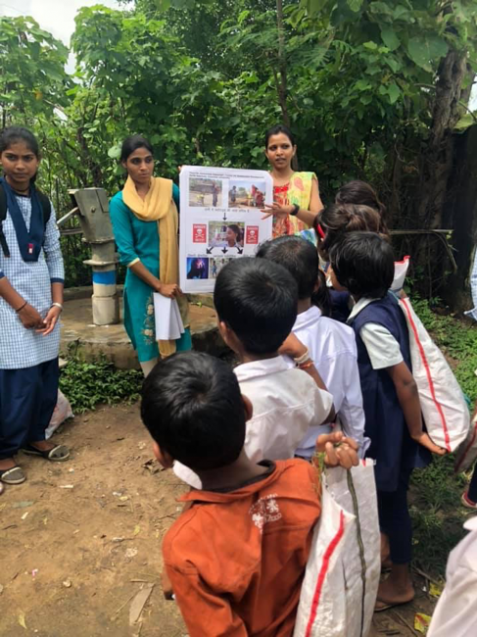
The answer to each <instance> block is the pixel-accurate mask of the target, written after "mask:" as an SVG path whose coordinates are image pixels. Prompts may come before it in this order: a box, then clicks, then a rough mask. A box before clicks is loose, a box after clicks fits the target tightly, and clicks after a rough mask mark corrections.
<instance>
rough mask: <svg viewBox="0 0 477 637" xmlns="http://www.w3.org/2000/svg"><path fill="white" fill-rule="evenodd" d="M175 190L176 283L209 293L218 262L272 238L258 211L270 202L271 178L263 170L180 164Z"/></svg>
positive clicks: (246, 253)
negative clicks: (177, 209)
mask: <svg viewBox="0 0 477 637" xmlns="http://www.w3.org/2000/svg"><path fill="white" fill-rule="evenodd" d="M180 192H181V201H180V203H181V213H180V286H181V289H182V291H183V292H189V293H201V292H213V290H214V284H215V279H216V278H217V275H218V274H219V272H220V270H221V269H222V268H223V267H224V265H226V264H227V263H228V262H229V261H230V260H231V259H239V258H240V257H243V256H254V255H255V253H256V251H257V248H258V246H259V245H260V244H261V243H263V242H264V241H267V240H268V239H271V238H272V218H271V217H269V218H268V219H265V220H262V217H263V216H264V215H263V212H261V210H262V209H263V207H264V204H270V205H271V204H272V202H273V181H272V178H271V177H270V175H269V174H268V173H267V172H266V171H264V170H240V169H234V168H209V167H199V166H183V167H182V170H181V173H180Z"/></svg>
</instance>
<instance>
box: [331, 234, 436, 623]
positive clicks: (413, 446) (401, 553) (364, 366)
mask: <svg viewBox="0 0 477 637" xmlns="http://www.w3.org/2000/svg"><path fill="white" fill-rule="evenodd" d="M330 262H331V272H330V276H331V279H332V283H333V287H334V288H335V289H341V290H342V289H346V290H347V291H349V293H350V294H351V295H352V297H353V299H354V301H355V304H354V306H353V309H352V311H351V314H350V316H349V318H348V321H347V322H348V324H349V325H350V326H351V327H352V328H353V330H354V332H355V335H356V344H357V348H358V367H359V375H360V380H361V389H362V393H363V407H364V414H365V419H366V425H365V434H366V435H367V436H368V437H369V438H370V439H371V445H370V447H369V449H368V450H367V452H366V455H367V457H370V458H374V459H375V460H376V467H375V477H376V487H377V492H378V511H379V521H380V526H381V533H382V534H383V535H382V543H383V546H386V544H387V543H389V549H390V558H391V563H392V568H391V573H390V575H389V577H388V579H386V580H385V581H384V582H381V583H380V586H379V590H378V600H377V604H376V610H377V611H382V610H386V609H387V608H390V607H392V606H396V605H399V604H405V603H407V602H409V601H411V600H412V599H413V598H414V588H413V584H412V580H411V577H410V573H409V563H410V561H411V548H412V527H411V518H410V515H409V509H408V504H407V489H408V485H409V479H410V477H411V473H412V471H413V469H414V468H415V467H423V466H426V464H428V463H429V461H430V457H431V456H430V453H429V451H432V452H433V453H436V454H438V455H442V454H444V453H445V450H444V449H441V448H440V447H437V445H435V444H434V443H433V442H432V441H431V439H430V438H429V436H428V434H427V433H426V431H425V430H424V429H423V423H422V414H421V406H420V403H419V395H418V392H417V388H416V383H415V381H414V379H413V376H412V371H411V370H412V366H411V354H410V347H409V332H408V328H407V324H406V320H405V318H404V315H403V313H402V311H401V309H400V307H399V305H398V303H397V300H396V297H395V296H394V295H393V294H391V293H389V292H388V290H389V288H390V286H391V283H392V280H393V274H394V262H393V251H392V248H391V246H390V245H389V243H388V242H387V241H385V240H384V239H383V238H382V237H380V236H379V235H377V234H374V233H371V232H353V233H350V234H346V235H344V236H343V238H342V239H341V240H340V241H338V242H337V243H336V244H335V245H334V246H333V248H332V249H331V252H330Z"/></svg>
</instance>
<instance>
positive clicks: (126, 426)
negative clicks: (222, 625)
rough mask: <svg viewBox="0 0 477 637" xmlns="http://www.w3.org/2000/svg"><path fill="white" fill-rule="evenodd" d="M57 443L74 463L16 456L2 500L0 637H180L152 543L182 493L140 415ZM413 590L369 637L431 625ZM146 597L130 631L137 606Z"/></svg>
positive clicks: (119, 412)
mask: <svg viewBox="0 0 477 637" xmlns="http://www.w3.org/2000/svg"><path fill="white" fill-rule="evenodd" d="M55 440H57V441H58V442H61V443H65V444H67V445H69V446H70V447H71V448H72V450H73V451H72V455H71V458H70V459H69V460H68V461H67V462H65V463H58V464H53V463H48V462H46V461H44V460H42V459H38V458H32V457H30V456H19V458H18V460H19V461H20V463H21V465H22V467H24V469H25V470H26V472H27V475H28V480H27V482H25V483H24V484H22V485H19V486H16V487H12V486H10V487H8V486H6V488H5V492H4V494H3V495H2V496H1V497H0V547H1V549H0V551H1V569H0V635H1V637H28V635H36V636H37V637H100V636H101V637H103V636H105V635H111V636H112V637H136V636H137V637H166V636H167V637H180V636H186V635H187V630H186V629H185V627H184V624H183V623H182V620H181V617H180V613H179V610H178V608H177V605H176V604H175V602H170V601H165V600H164V599H163V597H162V593H161V585H160V572H161V569H162V557H161V541H162V537H163V535H164V533H165V532H166V531H167V529H168V528H169V527H170V525H171V524H172V523H173V521H174V519H175V517H176V516H177V515H178V511H179V505H178V503H177V501H176V500H177V497H178V496H180V494H181V493H182V492H183V491H184V487H183V485H182V483H180V481H179V480H178V479H177V478H176V477H175V476H174V474H173V473H172V472H170V471H160V470H159V466H158V465H157V464H156V463H155V462H152V453H151V449H150V442H149V439H148V435H147V432H146V431H145V429H144V428H143V426H142V425H141V423H140V420H139V415H138V407H137V405H132V406H129V405H119V406H115V407H102V408H100V409H98V410H97V411H95V412H90V413H89V414H86V415H84V416H81V417H77V418H75V419H74V420H72V421H70V422H69V423H67V424H66V425H64V427H63V429H62V431H61V432H60V433H59V434H57V435H56V437H55ZM416 585H417V588H418V597H417V600H416V601H415V602H414V604H413V605H408V606H405V607H402V608H400V609H398V610H397V611H396V610H393V611H390V612H387V613H381V614H380V615H376V616H375V622H374V624H375V625H374V627H373V634H372V637H378V636H381V635H402V636H404V637H407V636H410V635H414V634H419V633H415V632H414V631H413V630H412V629H411V626H412V623H413V618H414V614H415V612H417V611H419V612H424V613H427V614H431V610H432V603H431V602H430V600H429V599H428V597H427V595H426V594H425V593H424V592H423V591H422V587H423V582H422V581H416ZM150 586H153V588H152V592H151V594H150V596H149V597H148V599H147V601H146V602H145V604H144V607H143V610H142V613H141V615H140V618H139V620H138V621H137V622H135V623H134V624H133V625H130V608H131V605H132V604H134V603H135V598H136V595H137V594H138V593H139V592H140V591H141V590H143V591H144V592H143V594H144V596H145V597H146V596H147V594H146V593H147V590H146V589H147V588H148V587H150ZM136 603H138V604H139V601H138V600H136ZM139 606H141V604H139Z"/></svg>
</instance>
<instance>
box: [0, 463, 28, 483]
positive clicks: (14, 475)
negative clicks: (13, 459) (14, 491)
mask: <svg viewBox="0 0 477 637" xmlns="http://www.w3.org/2000/svg"><path fill="white" fill-rule="evenodd" d="M0 480H1V481H2V482H4V483H5V484H21V483H22V482H25V480H26V475H25V474H24V473H23V470H22V469H21V467H18V466H16V467H12V468H11V469H4V470H3V471H0Z"/></svg>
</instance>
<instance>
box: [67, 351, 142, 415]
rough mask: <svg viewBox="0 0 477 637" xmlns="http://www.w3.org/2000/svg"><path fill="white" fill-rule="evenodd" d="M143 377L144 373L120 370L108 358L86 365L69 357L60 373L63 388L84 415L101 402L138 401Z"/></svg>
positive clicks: (74, 409)
mask: <svg viewBox="0 0 477 637" xmlns="http://www.w3.org/2000/svg"><path fill="white" fill-rule="evenodd" d="M143 380H144V376H143V374H142V372H141V371H138V370H135V369H130V370H119V369H116V368H115V367H114V365H112V364H111V363H110V362H109V361H107V360H106V359H102V358H100V359H98V360H97V361H95V362H93V363H85V362H84V361H82V360H80V359H78V358H74V357H73V358H69V359H68V365H67V366H66V367H65V368H64V369H63V370H62V371H61V375H60V389H61V391H62V392H63V393H64V394H65V396H67V397H68V400H69V401H70V403H71V407H72V408H73V411H74V412H75V413H77V414H82V413H84V412H85V411H88V410H89V409H94V408H95V407H96V406H97V405H99V404H101V403H106V404H108V405H112V404H114V403H119V402H123V401H126V402H134V401H136V400H138V398H139V395H140V391H141V386H142V382H143Z"/></svg>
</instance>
